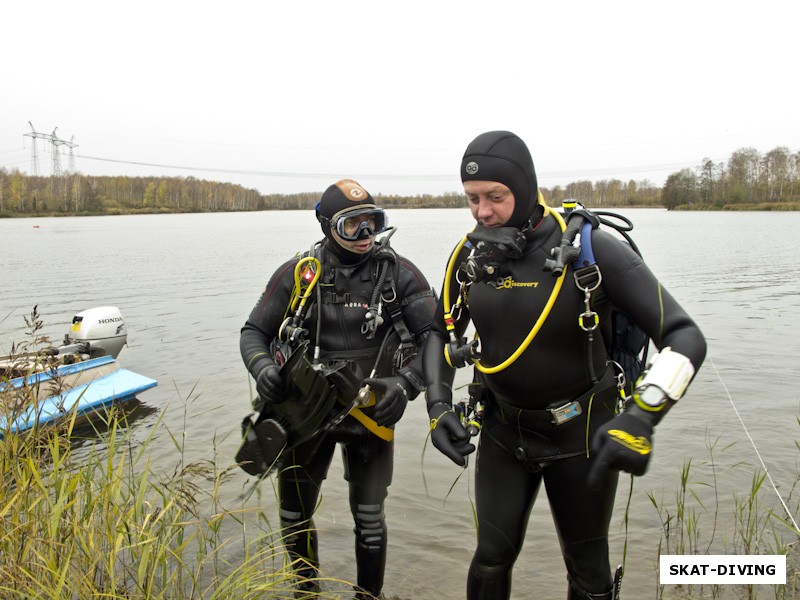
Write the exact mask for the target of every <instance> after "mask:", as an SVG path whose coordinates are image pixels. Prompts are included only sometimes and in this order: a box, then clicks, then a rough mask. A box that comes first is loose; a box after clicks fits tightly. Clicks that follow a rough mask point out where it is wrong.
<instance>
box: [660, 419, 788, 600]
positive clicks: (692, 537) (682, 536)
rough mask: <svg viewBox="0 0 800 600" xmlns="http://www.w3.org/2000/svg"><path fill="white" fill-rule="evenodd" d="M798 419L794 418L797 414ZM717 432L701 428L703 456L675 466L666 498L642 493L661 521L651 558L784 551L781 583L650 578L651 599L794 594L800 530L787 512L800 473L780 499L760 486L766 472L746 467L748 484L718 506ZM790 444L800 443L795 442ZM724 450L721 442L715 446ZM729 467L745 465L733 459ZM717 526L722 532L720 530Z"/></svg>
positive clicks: (779, 598) (782, 599) (784, 598)
mask: <svg viewBox="0 0 800 600" xmlns="http://www.w3.org/2000/svg"><path fill="white" fill-rule="evenodd" d="M798 425H800V419H798ZM719 442H720V439H719V438H716V439H712V438H711V436H710V434H709V432H708V430H706V448H707V451H708V460H707V461H705V463H704V464H702V465H701V466H700V468H698V467H697V465H695V463H694V462H693V461H692V460H686V461H685V462H684V463H683V465H682V467H681V469H680V472H679V479H678V484H677V489H676V491H675V492H674V497H673V499H672V500H671V501H669V500H667V501H665V500H664V499H661V498H656V496H655V494H654V493H652V492H650V493H648V498H649V499H650V502H651V503H652V504H653V506H654V508H655V509H656V512H657V513H658V517H659V520H660V523H661V536H660V540H659V543H658V546H657V553H656V555H655V564H656V565H657V564H658V557H659V556H660V555H662V554H695V555H702V554H737V555H785V556H786V557H787V561H786V571H787V573H786V584H785V585H778V586H769V585H725V586H721V585H709V584H706V585H691V586H681V585H674V586H665V585H659V584H656V589H655V598H656V599H657V600H662V599H671V600H684V599H686V600H689V599H692V600H694V599H697V600H700V599H706V598H712V599H718V598H719V599H723V598H746V599H747V600H756V599H758V598H774V599H775V600H798V599H800V530H798V529H797V527H796V526H795V524H794V520H793V517H792V518H790V516H789V515H787V510H786V508H788V510H789V511H790V512H791V513H792V515H798V514H800V498H798V493H797V492H798V486H800V474H797V475H796V476H795V481H794V483H793V485H792V487H791V489H790V490H789V494H788V498H786V499H785V501H784V502H780V501H778V499H777V498H776V497H775V495H774V494H773V493H772V490H769V489H767V488H766V487H765V486H764V482H765V479H766V474H765V473H763V472H761V471H760V470H755V471H753V473H752V478H751V482H750V486H749V489H746V490H745V491H744V493H739V492H734V494H733V498H732V501H731V502H728V503H726V505H730V506H731V507H732V508H731V509H730V512H729V513H728V512H727V511H726V510H723V509H722V505H723V503H722V502H721V499H720V497H719V487H718V471H719V465H718V463H717V461H716V452H717V446H718V444H719ZM795 445H796V446H797V447H798V449H800V445H798V443H797V442H796V443H795ZM719 450H720V451H725V450H727V448H720V449H719ZM732 468H736V469H741V468H747V467H746V466H745V465H742V464H738V465H734V466H733V467H732ZM720 532H722V533H720Z"/></svg>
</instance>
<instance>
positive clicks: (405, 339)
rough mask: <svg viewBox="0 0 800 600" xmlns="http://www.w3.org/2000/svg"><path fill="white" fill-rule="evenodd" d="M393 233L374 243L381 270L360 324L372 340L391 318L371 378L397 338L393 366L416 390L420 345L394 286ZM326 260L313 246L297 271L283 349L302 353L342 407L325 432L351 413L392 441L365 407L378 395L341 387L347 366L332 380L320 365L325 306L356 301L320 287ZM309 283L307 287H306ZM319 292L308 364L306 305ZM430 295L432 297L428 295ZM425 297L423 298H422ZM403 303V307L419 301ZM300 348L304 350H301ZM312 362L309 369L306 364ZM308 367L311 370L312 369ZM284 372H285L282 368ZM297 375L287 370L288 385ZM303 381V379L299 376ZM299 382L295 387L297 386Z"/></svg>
mask: <svg viewBox="0 0 800 600" xmlns="http://www.w3.org/2000/svg"><path fill="white" fill-rule="evenodd" d="M392 233H393V230H389V235H387V236H385V237H383V238H382V239H381V240H379V241H378V242H376V245H377V246H378V247H377V249H376V250H375V252H374V254H373V256H372V257H371V259H370V260H373V261H374V262H375V263H376V265H377V268H376V269H375V274H374V281H375V282H376V283H375V285H374V288H373V290H372V293H371V297H370V302H369V306H368V309H367V311H366V313H365V317H364V322H363V323H362V325H361V333H362V334H363V335H364V336H365V337H366V338H367V339H374V338H375V336H376V334H377V332H378V329H379V327H380V326H381V325H382V324H383V323H384V314H387V313H388V315H389V318H390V319H391V323H392V327H391V328H390V329H389V330H387V332H386V334H385V336H384V338H383V340H382V341H381V344H380V347H379V350H378V353H377V356H376V358H375V362H374V365H373V367H372V371H371V373H370V374H369V377H375V376H376V373H377V370H378V368H379V365H380V364H381V361H382V359H383V358H384V356H385V354H386V352H387V349H388V347H389V343H390V341H391V339H392V338H393V337H394V336H395V335H396V338H395V339H398V340H399V344H398V347H397V349H396V350H395V351H394V353H393V364H392V367H393V369H394V370H395V371H396V372H399V373H400V374H402V375H404V376H405V377H406V378H407V379H409V381H410V382H411V383H412V385H415V386H417V387H418V388H420V387H422V382H421V380H420V378H419V377H417V376H415V375H414V374H413V372H411V370H410V369H408V368H407V366H408V364H410V362H411V360H412V359H413V357H414V356H415V354H416V352H417V345H416V342H415V339H414V336H413V334H412V333H411V331H410V330H409V328H408V326H407V325H406V323H405V320H404V318H403V313H402V306H403V302H402V301H401V299H400V298H398V295H397V290H396V287H395V281H394V276H393V273H394V270H395V267H396V264H397V254H396V253H395V251H394V250H393V249H392V248H391V246H390V245H389V238H390V237H391V235H392ZM325 262H326V261H325V260H324V257H323V250H322V245H321V244H319V243H318V244H315V245H314V247H313V248H312V249H311V250H310V251H309V252H307V253H306V254H305V255H304V257H303V258H301V259H300V260H299V261H298V263H297V265H296V267H295V288H294V289H293V300H292V302H290V309H291V310H293V311H294V314H293V315H292V316H291V317H288V318H287V319H286V320H285V321H284V324H283V325H282V326H281V328H280V330H279V339H280V340H281V342H282V348H284V349H285V350H287V351H288V354H289V355H290V356H293V355H295V354H297V353H299V354H300V355H301V356H300V357H297V358H296V360H297V364H298V365H302V367H303V370H304V371H306V372H308V370H309V368H311V369H312V370H313V371H314V372H315V373H317V375H318V378H319V379H320V380H321V381H322V380H326V383H327V384H329V387H330V386H333V387H335V388H336V389H335V390H334V393H338V395H339V396H340V403H342V404H344V405H345V406H344V408H342V409H341V410H340V411H339V412H338V413H337V414H335V415H334V416H333V417H332V418H331V419H329V420H328V422H326V423H324V424H323V426H324V429H325V430H327V429H329V428H330V427H332V426H334V425H336V424H338V423H339V422H340V421H341V420H342V419H344V418H345V417H346V416H347V415H348V414H349V415H351V416H353V417H354V418H355V419H357V420H358V421H359V422H361V423H362V424H363V425H364V426H365V427H366V428H367V429H368V430H369V431H370V432H372V433H373V434H375V435H377V436H378V437H380V438H381V439H383V440H385V441H391V440H392V439H393V438H394V431H393V430H392V429H390V428H388V427H384V426H381V425H378V424H377V423H376V422H375V421H374V420H373V419H372V418H370V417H369V416H368V415H367V414H365V413H364V412H363V410H362V408H367V407H370V406H374V405H375V403H376V397H375V393H374V392H373V391H372V390H370V389H369V387H368V386H363V387H360V382H359V383H358V384H357V386H356V388H355V392H354V389H353V386H352V383H353V378H352V376H348V378H347V379H348V380H350V381H348V382H347V383H345V384H344V385H342V380H341V374H342V373H345V372H348V371H350V368H349V367H347V366H346V365H344V366H343V367H342V368H341V369H336V371H338V372H339V374H338V375H334V376H333V377H331V375H333V371H331V370H330V369H329V368H326V367H324V366H323V365H322V364H321V363H320V362H319V359H320V352H321V349H320V347H319V340H320V332H319V328H320V327H321V324H322V312H321V309H322V304H323V302H324V303H326V304H339V303H350V302H351V301H352V299H351V297H350V294H349V292H347V291H344V290H342V291H341V292H339V291H337V290H336V287H335V286H334V287H333V289H330V290H326V291H322V290H321V288H320V287H319V285H318V282H319V281H320V277H321V276H322V272H323V270H324V268H325V267H324V265H325ZM304 282H305V283H304ZM315 290H316V293H317V298H316V300H317V308H318V319H317V328H318V331H317V336H316V339H317V346H316V347H315V348H314V351H313V362H312V361H308V359H307V358H305V357H306V354H307V352H306V349H307V346H308V341H307V340H305V335H306V333H307V331H306V330H305V329H303V322H304V320H305V318H306V314H307V310H308V305H307V304H306V301H307V300H308V299H309V298H310V297H311V295H312V293H313V292H314V291H315ZM426 293H430V292H426ZM421 294H423V293H421ZM416 297H417V296H416V295H415V296H413V297H412V298H406V299H404V300H405V302H408V301H411V300H413V299H415V298H416ZM301 345H302V348H301V347H300V346H301ZM345 362H346V361H341V360H337V361H334V364H338V365H342V364H344V363H345ZM306 363H308V364H306ZM309 365H310V367H309ZM282 370H283V369H282ZM299 373H300V372H299V371H298V369H297V367H296V366H295V367H294V368H289V369H287V371H286V373H285V374H286V377H287V379H289V380H290V381H294V380H295V379H296V378H297V377H298V375H299ZM301 379H302V377H301ZM295 383H296V382H295Z"/></svg>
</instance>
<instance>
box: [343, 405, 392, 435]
mask: <svg viewBox="0 0 800 600" xmlns="http://www.w3.org/2000/svg"><path fill="white" fill-rule="evenodd" d="M350 414H351V415H353V416H354V417H355V418H356V419H358V421H359V422H360V423H361V424H362V425H363V426H364V427H366V428H367V429H369V430H370V431H371V432H372V433H374V434H375V435H377V436H378V437H379V438H381V439H382V440H384V441H386V442H391V441H392V440H393V439H394V429H389V428H388V427H384V426H383V425H378V424H377V423H376V422H375V421H374V419H370V418H369V417H368V416H367V415H365V414H364V411H362V410H361V409H360V408H358V407H355V408H353V409H352V410H351V411H350Z"/></svg>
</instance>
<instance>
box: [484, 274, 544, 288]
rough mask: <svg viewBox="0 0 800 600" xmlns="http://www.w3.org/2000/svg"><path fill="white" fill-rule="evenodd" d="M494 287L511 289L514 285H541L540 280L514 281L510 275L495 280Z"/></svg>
mask: <svg viewBox="0 0 800 600" xmlns="http://www.w3.org/2000/svg"><path fill="white" fill-rule="evenodd" d="M494 287H495V288H496V289H498V290H509V289H511V288H514V287H533V288H535V287H539V282H538V281H514V279H513V278H512V277H511V276H510V275H509V276H508V277H503V278H501V279H498V280H497V281H495V282H494Z"/></svg>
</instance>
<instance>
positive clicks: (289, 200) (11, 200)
mask: <svg viewBox="0 0 800 600" xmlns="http://www.w3.org/2000/svg"><path fill="white" fill-rule="evenodd" d="M320 193H321V192H305V193H298V194H261V193H260V192H258V191H257V190H254V189H248V188H245V187H243V186H241V185H238V184H233V183H223V182H216V181H206V180H202V179H197V178H195V177H191V176H190V177H155V176H153V177H127V176H122V175H120V176H95V175H83V174H81V173H70V174H66V175H61V176H58V177H43V176H29V175H26V174H24V173H22V172H20V171H19V170H16V169H15V170H11V171H8V170H6V169H4V168H0V217H25V216H35V215H53V216H59V215H101V214H131V213H158V212H164V213H171V212H213V211H217V212H231V211H259V210H291V209H310V208H312V207H313V206H314V205H315V204H316V203H317V201H318V200H319V196H320ZM542 193H543V194H544V197H545V199H546V200H547V202H548V204H550V205H551V206H557V205H559V204H560V203H561V201H563V200H564V199H566V198H574V199H576V200H578V201H580V202H582V203H583V204H584V205H585V206H587V207H601V206H605V207H622V206H640V207H652V206H663V207H666V208H667V209H677V208H701V209H722V208H727V209H736V208H741V209H763V208H778V209H794V210H796V209H798V208H800V152H795V153H791V152H790V151H789V149H788V148H787V147H783V146H781V147H777V148H775V149H773V150H771V151H769V152H767V153H766V154H764V155H762V154H760V153H759V152H758V151H757V150H755V149H754V148H741V149H739V150H737V151H735V152H734V153H732V154H731V156H730V158H729V159H728V161H727V162H720V163H715V162H713V161H712V160H711V159H707V158H706V159H704V160H703V161H702V162H701V164H700V165H699V166H698V167H697V168H695V169H683V170H681V171H678V172H675V173H672V174H671V175H669V177H667V179H666V181H665V183H664V186H663V187H657V186H654V185H653V184H651V183H650V182H648V181H646V180H645V181H638V182H637V181H634V180H629V181H627V182H624V181H621V180H619V179H610V180H602V181H595V182H592V181H589V180H584V181H576V182H573V183H570V184H569V185H566V186H563V187H562V186H556V187H553V188H542ZM375 199H376V201H377V202H378V203H379V204H380V205H381V206H384V207H387V208H456V207H463V206H464V205H465V199H464V195H463V194H461V193H458V192H451V193H446V194H439V195H433V194H421V195H416V196H397V195H381V194H376V195H375Z"/></svg>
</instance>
